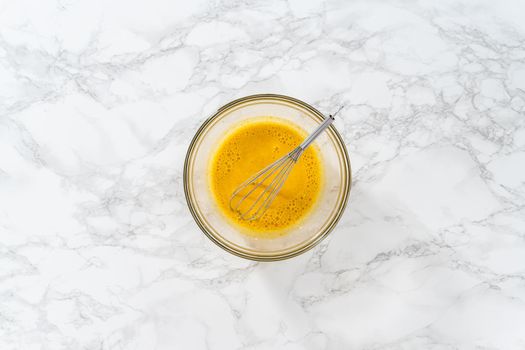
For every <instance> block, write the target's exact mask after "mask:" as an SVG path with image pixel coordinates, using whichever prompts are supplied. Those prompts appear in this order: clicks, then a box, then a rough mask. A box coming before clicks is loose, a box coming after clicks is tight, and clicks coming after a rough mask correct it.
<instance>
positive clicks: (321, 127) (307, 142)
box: [299, 115, 334, 150]
mask: <svg viewBox="0 0 525 350" xmlns="http://www.w3.org/2000/svg"><path fill="white" fill-rule="evenodd" d="M333 122H334V117H333V116H332V115H329V116H328V118H325V120H324V121H323V122H322V123H321V125H319V126H318V127H317V129H315V130H314V131H313V132H312V133H311V134H310V135H309V136H308V137H307V138H306V139H304V141H303V143H301V144H300V145H299V148H301V150H304V149H305V148H306V147H308V146H310V144H311V143H312V142H314V140H315V139H316V138H317V136H319V134H320V133H322V132H323V131H324V130H325V129H326V128H328V127H329V126H330V124H332V123H333Z"/></svg>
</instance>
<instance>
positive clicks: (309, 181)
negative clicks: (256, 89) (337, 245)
mask: <svg viewBox="0 0 525 350" xmlns="http://www.w3.org/2000/svg"><path fill="white" fill-rule="evenodd" d="M306 136H307V133H306V132H305V131H304V130H302V129H300V128H299V127H298V126H295V125H293V124H291V123H290V122H288V121H285V120H282V119H278V118H273V117H259V118H254V119H252V120H250V122H249V123H248V122H245V123H243V124H240V125H239V126H237V127H236V128H234V129H233V130H231V131H230V132H229V133H228V134H227V135H226V136H225V137H224V139H223V140H222V141H221V142H220V144H219V146H218V148H217V150H216V151H215V153H214V154H213V155H212V157H211V164H210V177H209V180H210V187H211V192H212V193H213V196H214V198H215V200H216V202H217V204H218V207H219V208H220V210H221V212H222V213H223V215H224V216H225V217H226V218H227V219H228V220H230V221H232V222H234V223H235V224H236V225H237V226H241V227H243V228H245V230H243V232H244V233H246V234H248V235H250V236H255V237H261V238H272V237H277V236H280V235H282V234H283V229H285V228H289V227H291V226H293V225H295V224H297V223H299V222H300V221H301V219H303V218H304V217H305V216H306V215H307V214H308V213H309V212H310V210H311V209H312V207H313V205H314V203H315V202H316V201H317V198H318V196H319V193H320V191H321V186H322V167H321V161H320V158H319V154H318V150H317V147H316V146H315V145H311V146H310V147H308V148H307V149H306V150H305V152H304V153H303V154H302V156H301V158H299V160H298V162H297V163H296V164H295V166H294V168H293V170H292V171H291V172H290V175H289V177H288V179H287V180H286V182H285V184H284V186H283V187H282V188H281V190H280V192H279V194H278V195H277V197H276V198H275V200H274V201H273V203H272V204H271V206H270V207H269V209H268V210H267V211H266V212H265V214H264V215H263V216H262V217H260V218H259V219H257V220H255V221H247V220H243V219H241V218H240V217H239V215H238V213H236V212H234V211H233V210H231V209H230V206H229V201H230V197H231V195H232V193H233V191H234V190H235V189H236V188H237V187H238V186H239V185H240V184H241V183H242V182H244V181H245V180H246V179H248V178H249V177H251V176H252V175H254V174H255V173H257V172H258V171H259V170H261V169H262V168H264V167H266V166H267V165H268V164H270V163H272V162H273V161H275V160H277V159H279V158H280V157H282V156H284V155H285V154H287V153H288V152H290V151H291V150H293V149H294V148H295V147H297V146H298V145H299V144H300V143H301V142H302V141H303V140H304V138H305V137H306Z"/></svg>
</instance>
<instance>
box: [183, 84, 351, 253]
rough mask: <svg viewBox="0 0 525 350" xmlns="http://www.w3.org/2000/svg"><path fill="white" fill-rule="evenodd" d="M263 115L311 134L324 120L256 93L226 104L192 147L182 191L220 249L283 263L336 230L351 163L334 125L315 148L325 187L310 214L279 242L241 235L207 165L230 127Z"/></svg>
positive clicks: (297, 104)
mask: <svg viewBox="0 0 525 350" xmlns="http://www.w3.org/2000/svg"><path fill="white" fill-rule="evenodd" d="M336 107H337V106H334V108H336ZM261 116H274V117H279V118H282V119H286V120H289V121H291V122H293V123H294V124H297V125H299V126H300V127H302V128H303V129H304V130H305V131H306V132H308V133H309V132H311V131H312V130H314V129H315V128H316V126H318V125H319V124H320V123H321V122H322V121H323V119H324V117H323V115H322V114H321V113H320V112H319V111H318V110H316V109H315V108H313V107H312V106H310V105H308V104H306V103H304V102H302V101H299V100H297V99H294V98H292V97H288V96H282V95H273V94H263V95H253V96H247V97H243V98H240V99H238V100H235V101H233V102H230V103H228V104H227V105H225V106H223V107H221V108H220V109H219V110H218V111H217V113H215V114H214V115H213V116H211V117H210V118H208V119H207V120H206V121H205V122H204V123H203V124H202V125H201V127H200V128H199V130H197V133H196V134H195V136H194V138H193V140H192V142H191V144H190V146H189V148H188V153H187V154H186V161H185V163H184V192H185V194H186V201H187V203H188V207H189V209H190V211H191V214H192V215H193V217H194V218H195V221H196V222H197V225H199V227H200V228H201V230H202V231H203V232H204V233H205V234H206V235H207V236H208V237H209V238H210V239H211V240H212V241H213V242H215V243H216V244H217V245H219V246H220V247H221V248H223V249H224V250H226V251H228V252H230V253H232V254H235V255H237V256H240V257H243V258H247V259H252V260H259V261H273V260H282V259H287V258H291V257H293V256H296V255H299V254H301V253H303V252H305V251H307V250H308V249H310V248H312V247H313V246H315V245H316V244H317V243H319V242H320V241H321V240H322V239H323V238H324V237H326V236H327V235H328V233H330V231H331V230H332V229H333V228H334V227H335V225H336V224H337V221H338V220H339V218H340V217H341V215H342V214H343V211H344V209H345V206H346V202H347V199H348V195H349V192H350V186H351V170H350V160H349V158H348V153H347V151H346V147H345V144H344V142H343V140H342V138H341V135H340V134H339V133H338V132H337V130H336V129H335V127H334V126H330V127H329V128H328V129H327V130H326V131H325V132H324V133H322V134H321V135H320V136H319V137H318V138H317V139H316V141H315V142H314V144H312V146H313V145H315V146H316V147H318V149H319V155H320V157H321V162H322V166H323V174H324V178H323V180H324V181H323V182H324V185H323V186H322V189H321V193H320V195H319V199H318V202H317V204H316V205H315V206H314V208H313V209H312V210H311V212H310V214H309V215H308V216H307V217H306V218H304V219H303V220H302V221H301V222H300V223H299V224H298V225H294V226H292V227H291V228H288V229H286V230H287V232H283V234H284V235H282V236H280V237H278V238H273V239H268V238H255V237H250V236H247V235H245V234H242V233H241V231H240V230H239V229H238V228H237V227H236V226H234V225H232V224H231V223H230V222H229V221H228V220H227V219H226V218H225V217H224V216H223V214H222V213H221V211H220V210H219V209H218V207H217V205H216V203H215V200H214V199H213V196H212V193H211V191H210V187H209V183H208V174H209V169H208V166H209V164H210V157H211V156H212V154H213V150H214V148H215V147H216V146H217V145H218V144H219V141H220V140H221V139H222V137H223V136H224V135H225V133H226V132H227V131H228V130H230V129H231V127H232V126H234V125H236V124H238V123H240V122H242V121H246V120H248V119H250V118H254V117H261ZM312 146H310V147H312Z"/></svg>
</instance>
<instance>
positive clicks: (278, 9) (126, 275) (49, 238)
mask: <svg viewBox="0 0 525 350" xmlns="http://www.w3.org/2000/svg"><path fill="white" fill-rule="evenodd" d="M524 13H525V3H524V2H523V1H519V0H515V1H488V0H483V1H393V0H388V1H368V2H365V1H363V2H360V1H355V2H354V1H352V2H347V1H342V0H339V1H300V0H290V1H287V2H286V1H284V2H283V1H265V2H262V1H261V2H256V1H232V2H228V3H219V2H208V1H202V2H197V1H195V2H189V1H187V2H179V3H176V2H174V1H170V0H155V1H147V2H146V1H124V0H118V1H72V0H57V1H53V0H43V1H16V0H8V1H2V2H0V349H2V350H10V349H24V350H25V349H32V350H33V349H68V350H69V349H103V350H109V349H115V350H116V349H211V350H216V349H246V350H248V349H253V350H255V349H287V350H292V349H310V350H311V349H376V350H379V349H439V350H444V349H485V350H487V349H524V348H525V24H524V23H525V22H524V21H523V14H524ZM267 92H272V93H281V94H286V95H290V96H294V97H296V98H299V99H302V100H304V101H306V102H308V103H310V104H312V105H314V106H316V107H317V108H319V109H320V110H321V111H323V112H325V113H329V112H331V111H333V110H334V109H336V108H337V107H338V106H340V105H341V104H345V108H344V109H343V111H341V113H340V115H339V116H338V119H337V121H336V123H335V125H336V127H337V128H338V129H339V130H340V131H341V133H342V134H343V136H344V139H345V142H346V144H347V146H348V151H349V153H350V158H351V161H352V168H353V176H354V181H353V188H352V191H351V194H350V200H349V204H348V207H347V210H346V212H345V214H344V216H343V218H342V219H341V221H340V223H339V225H338V226H337V227H336V229H335V230H334V231H333V232H332V234H331V235H330V237H328V238H327V239H326V240H324V241H323V242H322V243H321V244H320V245H319V246H317V247H316V248H314V249H313V250H311V251H309V252H307V253H306V254H304V255H302V256H299V257H296V258H293V259H291V260H287V261H282V262H278V263H257V262H252V261H247V260H243V259H240V258H237V257H235V256H232V255H229V254H228V253H226V252H224V251H222V250H221V249H220V248H218V247H217V246H215V245H214V244H213V243H212V242H210V241H209V240H208V239H207V238H206V237H205V236H204V235H203V234H202V233H201V232H200V231H199V229H198V227H197V225H196V224H195V223H194V221H193V219H192V217H191V215H190V213H189V211H188V209H187V206H186V202H185V198H184V192H183V186H182V168H183V161H184V156H185V152H186V149H187V146H188V144H189V142H190V140H191V138H192V136H193V134H194V133H195V131H196V129H197V128H198V127H199V125H200V124H201V123H202V122H203V121H204V120H205V119H206V118H207V117H208V116H210V115H211V114H212V113H213V111H215V110H216V109H217V108H218V107H219V106H221V105H223V104H225V103H227V102H229V101H231V100H233V99H235V98H237V97H241V96H245V95H250V94H254V93H267Z"/></svg>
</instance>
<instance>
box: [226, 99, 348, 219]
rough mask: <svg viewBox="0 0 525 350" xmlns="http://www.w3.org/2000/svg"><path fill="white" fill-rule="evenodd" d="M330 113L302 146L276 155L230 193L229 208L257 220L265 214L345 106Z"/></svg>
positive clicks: (244, 216)
mask: <svg viewBox="0 0 525 350" xmlns="http://www.w3.org/2000/svg"><path fill="white" fill-rule="evenodd" d="M343 107H344V106H341V108H339V110H337V112H335V113H334V114H333V115H330V116H328V118H325V120H324V121H323V122H322V123H321V124H320V125H319V126H318V127H317V129H315V130H314V131H313V132H312V133H311V134H310V135H309V136H308V137H307V138H306V139H305V140H304V141H303V142H302V143H301V144H300V145H299V146H297V147H296V148H295V149H294V150H293V151H291V152H290V153H288V154H286V155H285V156H284V157H282V158H279V159H277V160H276V161H275V162H273V163H271V164H269V165H268V166H266V167H265V168H263V169H261V170H260V171H258V172H257V173H256V174H255V175H253V176H252V177H250V178H249V179H247V180H246V181H244V182H243V183H241V184H240V185H239V187H237V188H236V189H235V191H233V193H232V196H231V197H230V209H232V210H234V211H236V212H237V213H238V214H239V216H240V217H241V218H242V219H243V220H248V221H251V220H257V219H259V218H260V217H261V216H263V215H264V213H265V212H266V210H267V209H268V208H269V207H270V205H271V204H272V202H273V201H274V199H275V198H276V197H277V194H278V193H279V191H280V190H281V188H282V187H283V185H284V183H285V182H286V179H287V178H288V175H290V172H291V171H292V169H293V166H294V165H295V163H296V162H297V160H298V159H299V157H301V154H303V152H304V150H305V149H306V147H308V146H309V145H310V144H311V143H312V142H314V140H315V139H316V138H317V136H319V134H321V133H322V132H323V131H324V130H325V129H326V128H328V126H330V124H332V122H333V121H334V117H335V116H336V115H337V113H339V111H341V109H343Z"/></svg>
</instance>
